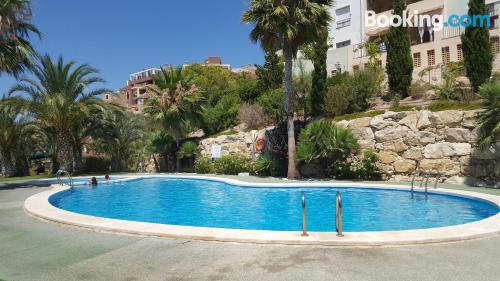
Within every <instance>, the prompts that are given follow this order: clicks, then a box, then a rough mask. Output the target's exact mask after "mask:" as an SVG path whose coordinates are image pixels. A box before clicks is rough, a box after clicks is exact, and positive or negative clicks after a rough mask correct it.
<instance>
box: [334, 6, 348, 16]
mask: <svg viewBox="0 0 500 281" xmlns="http://www.w3.org/2000/svg"><path fill="white" fill-rule="evenodd" d="M350 12H351V6H345V7H342V8H340V9H337V10H335V14H336V15H337V17H338V16H342V15H346V14H349V13H350Z"/></svg>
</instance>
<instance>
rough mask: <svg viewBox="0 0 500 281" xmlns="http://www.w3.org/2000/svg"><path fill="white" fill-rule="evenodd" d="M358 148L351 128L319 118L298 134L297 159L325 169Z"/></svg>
mask: <svg viewBox="0 0 500 281" xmlns="http://www.w3.org/2000/svg"><path fill="white" fill-rule="evenodd" d="M358 149H359V144H358V141H357V140H356V138H355V137H354V135H353V134H352V132H351V130H349V129H346V128H341V127H337V126H336V125H335V124H334V123H333V122H332V121H328V120H320V121H315V122H312V123H310V124H309V125H307V126H306V127H305V128H304V129H303V130H302V132H301V133H300V136H299V144H298V146H297V160H298V161H301V162H305V163H313V162H314V163H315V164H316V165H317V166H319V167H320V168H321V169H322V170H325V169H326V168H327V167H328V166H329V165H330V164H331V163H335V162H338V161H344V160H345V159H347V157H348V156H350V155H351V154H352V153H353V152H355V151H357V150H358Z"/></svg>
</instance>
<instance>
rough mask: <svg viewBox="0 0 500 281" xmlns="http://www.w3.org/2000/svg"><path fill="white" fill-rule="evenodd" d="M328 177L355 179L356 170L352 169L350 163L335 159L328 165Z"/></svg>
mask: <svg viewBox="0 0 500 281" xmlns="http://www.w3.org/2000/svg"><path fill="white" fill-rule="evenodd" d="M329 169H330V177H331V178H332V179H337V180H346V179H351V180H352V179H356V178H357V174H356V171H354V170H353V167H352V165H351V163H348V162H342V161H337V162H334V163H332V164H331V165H330V167H329Z"/></svg>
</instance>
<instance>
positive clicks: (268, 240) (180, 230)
mask: <svg viewBox="0 0 500 281" xmlns="http://www.w3.org/2000/svg"><path fill="white" fill-rule="evenodd" d="M144 177H145V178H147V177H149V176H144ZM154 177H163V178H184V179H202V180H210V181H220V182H225V183H228V184H232V185H237V186H251V187H296V188H300V187H304V188H307V187H337V186H338V187H362V188H367V189H368V188H369V189H377V188H384V189H394V190H405V191H406V190H408V187H406V186H398V185H396V184H391V185H385V184H366V183H347V182H342V183H336V182H335V183H332V182H307V183H296V182H285V183H283V182H282V183H270V182H257V183H256V182H252V183H249V182H248V181H240V180H237V179H228V178H221V177H215V176H198V175H197V176H193V175H156V176H154ZM141 178H142V177H141ZM134 179H137V177H136V176H132V177H130V180H134ZM69 188H70V187H69V186H60V185H54V186H53V188H52V189H50V190H48V191H45V192H42V193H40V194H36V195H33V196H31V197H30V198H28V199H27V200H26V201H25V204H24V208H25V210H26V212H27V213H28V214H30V215H33V216H34V217H38V218H41V219H44V220H47V221H50V222H55V223H61V224H65V225H71V226H77V227H82V228H86V229H90V230H93V231H106V232H112V233H118V234H133V235H144V236H155V237H169V238H184V239H195V240H204V241H224V242H240V243H263V244H284V245H322V246H389V245H412V244H429V243H444V242H453V241H463V240H468V239H477V238H485V237H490V236H495V235H497V234H500V213H499V214H497V215H495V216H493V217H490V218H487V219H483V220H481V221H477V222H472V223H468V224H463V225H457V226H449V227H440V228H430V229H420V230H406V231H383V232H346V233H344V237H337V234H336V233H334V232H324V233H318V232H311V233H309V235H308V236H302V235H301V233H300V232H297V231H295V232H292V231H261V230H242V229H223V228H207V227H190V226H178V225H164V224H155V223H145V222H135V221H125V220H117V219H108V218H101V217H94V216H89V215H83V214H78V213H73V212H68V211H65V210H62V209H59V208H57V207H54V206H52V205H51V204H50V203H49V198H50V197H51V196H52V195H54V194H56V193H59V192H62V191H65V190H67V189H69ZM418 192H422V190H419V191H418ZM432 193H438V194H452V195H458V196H463V197H469V198H476V199H482V200H485V201H489V202H491V203H493V204H496V205H497V206H499V207H500V196H495V195H489V194H483V193H475V192H469V191H462V190H449V189H435V190H432Z"/></svg>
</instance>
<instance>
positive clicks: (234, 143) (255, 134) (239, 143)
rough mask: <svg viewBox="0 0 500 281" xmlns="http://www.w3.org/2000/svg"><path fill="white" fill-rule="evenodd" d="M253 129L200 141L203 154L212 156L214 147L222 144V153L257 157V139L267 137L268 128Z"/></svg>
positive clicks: (207, 156) (208, 156) (223, 154)
mask: <svg viewBox="0 0 500 281" xmlns="http://www.w3.org/2000/svg"><path fill="white" fill-rule="evenodd" d="M270 129H272V128H268V129H263V130H260V131H257V130H253V131H249V132H239V133H238V134H235V135H221V136H218V137H216V138H207V139H204V140H202V141H201V142H200V150H201V155H202V156H203V157H206V158H211V157H212V147H213V146H214V145H220V146H221V155H222V156H225V155H245V156H248V157H255V156H257V155H258V153H257V152H256V151H255V147H254V146H255V141H256V140H257V138H261V137H262V138H263V137H265V133H266V131H267V130H270Z"/></svg>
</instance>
